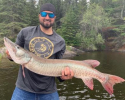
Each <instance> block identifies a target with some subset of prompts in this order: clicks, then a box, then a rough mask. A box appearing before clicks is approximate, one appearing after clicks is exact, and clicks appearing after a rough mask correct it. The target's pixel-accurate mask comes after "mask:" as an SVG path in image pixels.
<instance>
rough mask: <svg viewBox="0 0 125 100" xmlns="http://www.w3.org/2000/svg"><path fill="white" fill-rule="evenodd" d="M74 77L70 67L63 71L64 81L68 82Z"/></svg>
mask: <svg viewBox="0 0 125 100" xmlns="http://www.w3.org/2000/svg"><path fill="white" fill-rule="evenodd" d="M73 76H74V72H73V71H72V70H71V69H70V68H69V67H65V69H64V70H63V71H62V76H61V77H60V78H61V79H62V80H68V79H72V78H73Z"/></svg>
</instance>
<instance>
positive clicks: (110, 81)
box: [102, 75, 125, 95]
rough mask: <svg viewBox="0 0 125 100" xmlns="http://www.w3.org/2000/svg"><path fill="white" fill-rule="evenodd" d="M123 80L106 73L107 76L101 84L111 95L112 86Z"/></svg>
mask: <svg viewBox="0 0 125 100" xmlns="http://www.w3.org/2000/svg"><path fill="white" fill-rule="evenodd" d="M124 81H125V80H124V79H123V78H121V77H118V76H115V75H108V77H107V78H106V79H105V81H104V82H102V86H103V87H104V88H105V90H106V91H107V92H108V93H109V94H110V95H112V94H113V86H114V85H115V84H116V83H121V82H124Z"/></svg>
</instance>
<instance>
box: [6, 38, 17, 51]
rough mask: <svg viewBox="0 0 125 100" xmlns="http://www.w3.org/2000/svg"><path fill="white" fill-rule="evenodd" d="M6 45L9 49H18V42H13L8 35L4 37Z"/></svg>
mask: <svg viewBox="0 0 125 100" xmlns="http://www.w3.org/2000/svg"><path fill="white" fill-rule="evenodd" d="M4 45H5V47H6V48H7V50H9V49H11V50H13V51H16V48H15V47H16V44H15V43H13V42H12V41H11V40H9V39H8V38H7V37H4Z"/></svg>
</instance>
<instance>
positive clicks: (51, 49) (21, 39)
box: [8, 3, 74, 100]
mask: <svg viewBox="0 0 125 100" xmlns="http://www.w3.org/2000/svg"><path fill="white" fill-rule="evenodd" d="M55 19H56V13H55V7H54V6H53V5H52V4H50V3H46V4H43V5H42V6H41V9H40V13H39V22H40V25H39V26H32V27H26V28H23V29H22V30H21V31H20V32H19V34H18V35H17V39H16V44H18V45H20V46H21V47H23V48H25V49H27V50H29V51H31V52H33V53H34V54H36V55H37V56H40V57H43V58H46V59H47V58H50V59H61V58H62V56H63V54H64V52H65V47H66V46H65V41H64V39H63V38H62V37H61V36H60V35H58V34H57V33H56V32H55V31H53V29H52V26H53V24H54V22H55ZM8 56H9V55H8ZM10 59H11V58H10ZM73 76H74V73H73V71H72V70H70V69H69V68H68V67H66V68H65V69H64V70H63V71H62V76H61V77H58V79H59V81H63V80H67V79H71V78H72V77H73ZM11 100H59V96H58V93H57V88H56V83H55V78H54V77H48V76H43V75H38V74H36V73H34V72H31V71H29V70H28V69H26V68H25V67H24V68H22V66H20V69H19V73H18V78H17V81H16V88H15V90H14V92H13V96H12V98H11Z"/></svg>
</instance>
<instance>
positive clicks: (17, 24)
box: [0, 0, 38, 43]
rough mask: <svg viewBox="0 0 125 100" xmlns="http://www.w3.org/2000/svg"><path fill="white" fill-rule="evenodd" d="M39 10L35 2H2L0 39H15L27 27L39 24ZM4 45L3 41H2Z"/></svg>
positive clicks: (7, 0) (0, 4)
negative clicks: (5, 37)
mask: <svg viewBox="0 0 125 100" xmlns="http://www.w3.org/2000/svg"><path fill="white" fill-rule="evenodd" d="M37 10H38V8H36V7H35V6H34V0H31V2H26V0H2V1H0V16H1V17H0V37H1V38H3V37H4V36H7V37H8V38H11V39H13V38H15V37H16V35H17V34H18V32H19V31H20V30H21V29H22V28H23V27H26V26H29V25H37V24H38V11H37ZM0 43H3V40H2V41H0Z"/></svg>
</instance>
